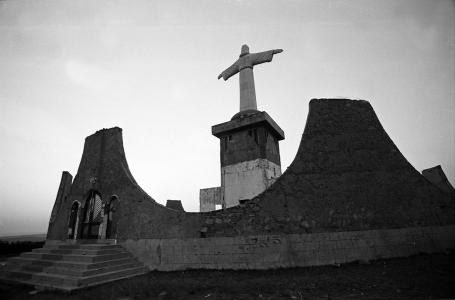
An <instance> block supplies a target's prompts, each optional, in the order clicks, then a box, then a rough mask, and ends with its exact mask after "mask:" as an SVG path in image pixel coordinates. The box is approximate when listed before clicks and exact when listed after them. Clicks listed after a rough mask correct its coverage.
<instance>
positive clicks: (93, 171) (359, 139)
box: [48, 99, 455, 241]
mask: <svg viewBox="0 0 455 300" xmlns="http://www.w3.org/2000/svg"><path fill="white" fill-rule="evenodd" d="M95 177H96V180H94V178H95ZM92 189H95V190H96V191H98V192H99V193H100V194H101V196H102V199H103V200H104V199H108V198H109V197H111V196H112V195H117V196H118V199H119V203H118V209H117V210H116V212H115V214H114V220H113V223H114V225H113V226H114V228H116V229H115V231H116V237H117V239H118V240H120V241H122V240H126V239H147V238H186V237H211V236H238V235H256V234H269V233H272V234H275V233H276V234H283V233H284V234H286V233H305V232H326V231H357V230H366V229H385V228H404V227H416V226H417V227H418V226H438V225H449V224H454V223H455V201H453V200H454V199H453V198H451V197H449V196H447V195H445V194H444V193H442V192H441V191H440V190H439V189H438V188H437V187H435V186H434V185H433V184H431V183H430V182H428V181H427V180H426V179H425V178H424V177H423V176H422V175H421V174H420V173H419V172H417V171H416V170H415V169H414V168H413V167H412V166H411V165H410V164H409V163H408V162H407V161H406V159H405V158H404V157H403V156H402V154H401V153H400V151H399V150H398V149H397V147H396V146H395V145H394V143H393V142H392V141H391V140H390V138H389V136H388V135H387V134H386V133H385V131H384V129H383V128H382V126H381V124H380V123H379V121H378V119H377V117H376V115H375V113H374V111H373V109H372V107H371V105H370V104H369V103H368V102H367V101H352V100H347V99H313V100H311V102H310V112H309V115H308V119H307V124H306V127H305V131H304V133H303V136H302V141H301V143H300V146H299V149H298V152H297V155H296V157H295V159H294V161H293V162H292V164H291V165H290V166H289V168H288V169H287V170H286V172H285V173H284V174H283V175H282V176H281V177H279V178H278V180H277V181H276V182H275V183H274V184H273V185H272V186H271V187H270V188H269V189H267V190H266V191H264V192H263V193H262V194H260V195H259V196H257V197H255V198H253V199H251V200H248V201H244V202H242V203H241V204H240V205H238V206H235V207H232V208H229V209H225V210H220V211H213V212H208V213H185V212H181V211H176V210H173V209H168V208H166V207H164V206H162V205H160V204H158V203H156V202H155V201H154V200H153V199H152V198H151V197H150V196H148V195H147V194H146V193H145V192H144V191H143V190H142V189H141V188H140V187H139V186H138V185H137V183H136V181H135V180H134V179H133V176H132V175H131V173H130V171H129V169H128V164H127V162H126V159H125V154H124V150H123V144H122V135H121V129H120V128H112V129H105V130H101V131H98V132H97V133H95V134H94V135H91V136H89V137H88V138H87V139H86V142H85V146H84V153H83V156H82V159H81V163H80V166H79V170H78V173H77V175H76V177H75V179H74V182H73V184H72V187H71V193H70V195H69V196H68V198H69V200H68V201H66V202H65V203H64V204H62V206H61V209H60V213H59V215H58V216H57V218H56V220H55V222H58V224H67V220H68V214H69V210H70V207H71V203H72V202H73V201H74V200H79V201H81V203H82V204H83V205H84V203H85V199H86V197H87V194H88V192H89V191H90V190H92ZM56 224H57V223H56ZM66 233H67V227H65V226H61V227H60V226H59V227H58V228H55V229H53V230H50V231H49V233H48V239H65V238H66Z"/></svg>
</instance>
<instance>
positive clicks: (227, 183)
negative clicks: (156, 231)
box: [199, 45, 284, 212]
mask: <svg viewBox="0 0 455 300" xmlns="http://www.w3.org/2000/svg"><path fill="white" fill-rule="evenodd" d="M281 52H283V50H281V49H274V50H269V51H264V52H259V53H250V52H249V47H248V46H247V45H243V46H242V49H241V53H240V57H239V59H237V61H235V62H234V63H233V64H232V65H231V66H230V67H229V68H227V69H226V70H224V71H223V72H222V73H221V74H220V75H219V76H218V79H220V78H223V79H224V80H227V79H229V78H230V77H232V76H233V75H235V74H237V73H239V82H240V112H238V113H237V114H235V115H234V116H233V117H232V119H231V121H229V122H225V123H222V124H218V125H215V126H213V127H212V134H213V135H214V136H216V137H218V138H219V139H220V160H221V187H215V188H209V189H202V190H201V191H200V198H199V201H200V211H202V212H204V211H211V210H214V209H215V208H216V205H219V207H220V206H221V207H223V208H227V207H232V206H235V205H237V204H239V201H241V200H246V199H251V198H253V197H255V196H257V195H258V194H260V193H261V192H263V191H264V190H265V189H267V188H268V187H269V186H270V185H271V184H272V183H273V182H274V181H275V180H276V178H278V177H279V176H280V175H281V162H280V151H279V145H278V141H280V140H283V139H284V132H283V130H282V129H281V128H280V127H279V126H278V125H277V124H276V123H275V121H273V119H272V118H271V117H270V116H269V115H268V114H267V113H266V112H264V111H262V112H261V111H258V110H257V102H256V92H255V87H254V75H253V67H254V66H255V65H258V64H262V63H265V62H270V61H272V58H273V56H274V55H275V54H277V53H281Z"/></svg>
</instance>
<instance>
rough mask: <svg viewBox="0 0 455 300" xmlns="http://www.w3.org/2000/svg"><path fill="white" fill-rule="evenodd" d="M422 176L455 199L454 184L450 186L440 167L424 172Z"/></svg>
mask: <svg viewBox="0 0 455 300" xmlns="http://www.w3.org/2000/svg"><path fill="white" fill-rule="evenodd" d="M422 175H423V177H425V178H426V179H427V180H428V181H430V182H431V183H432V184H434V185H435V186H437V187H438V188H439V189H440V190H441V191H442V192H443V193H445V194H446V195H448V196H452V197H455V189H454V188H453V186H452V184H450V182H449V180H448V179H447V176H446V174H445V173H444V171H443V170H442V168H441V166H440V165H438V166H435V167H433V168H428V169H425V170H423V171H422Z"/></svg>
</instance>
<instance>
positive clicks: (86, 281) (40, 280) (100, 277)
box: [0, 240, 148, 291]
mask: <svg viewBox="0 0 455 300" xmlns="http://www.w3.org/2000/svg"><path fill="white" fill-rule="evenodd" d="M94 242H95V243H94ZM147 271H148V269H147V268H146V267H145V266H144V265H143V264H142V263H140V262H138V261H137V260H136V259H135V258H134V257H133V256H132V255H131V254H130V253H129V252H128V251H126V250H125V249H124V248H123V247H122V246H120V245H115V244H113V242H110V241H109V240H107V241H106V240H104V241H103V243H100V242H97V241H93V240H92V241H78V243H77V244H68V243H62V244H58V245H50V244H45V245H44V247H43V248H39V249H33V251H32V252H27V253H22V254H21V255H20V256H18V257H13V258H10V259H8V261H7V263H6V266H5V267H3V268H1V269H0V280H5V281H13V282H20V283H25V284H30V285H34V286H36V287H38V288H47V289H60V290H66V291H71V290H75V289H81V288H85V287H88V286H93V285H98V284H102V283H106V282H110V281H115V280H119V279H124V278H129V277H133V276H137V275H142V274H145V273H147Z"/></svg>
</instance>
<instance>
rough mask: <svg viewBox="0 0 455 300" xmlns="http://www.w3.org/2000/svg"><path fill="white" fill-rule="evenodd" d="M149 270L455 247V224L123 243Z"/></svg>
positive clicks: (320, 260)
mask: <svg viewBox="0 0 455 300" xmlns="http://www.w3.org/2000/svg"><path fill="white" fill-rule="evenodd" d="M122 245H123V246H124V247H126V248H127V249H128V250H129V251H130V252H131V253H133V254H134V255H135V256H136V257H137V258H138V259H139V260H140V261H142V262H143V263H145V264H146V265H147V266H148V267H149V268H150V269H151V270H162V271H172V270H184V269H271V268H287V267H305V266H318V265H329V264H336V263H347V262H352V261H356V260H373V259H379V258H392V257H406V256H410V255H414V254H419V253H437V252H443V251H445V250H447V249H455V225H449V226H432V227H413V228H401V229H386V230H366V231H346V232H327V233H311V234H289V235H257V236H237V237H216V238H189V239H139V240H127V241H125V242H123V243H122Z"/></svg>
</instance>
